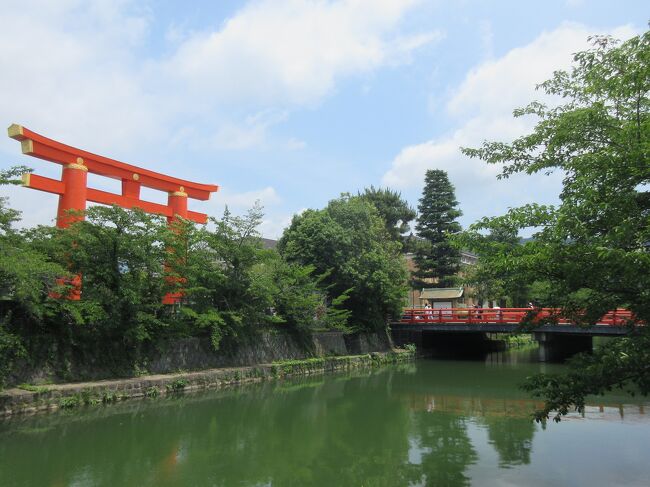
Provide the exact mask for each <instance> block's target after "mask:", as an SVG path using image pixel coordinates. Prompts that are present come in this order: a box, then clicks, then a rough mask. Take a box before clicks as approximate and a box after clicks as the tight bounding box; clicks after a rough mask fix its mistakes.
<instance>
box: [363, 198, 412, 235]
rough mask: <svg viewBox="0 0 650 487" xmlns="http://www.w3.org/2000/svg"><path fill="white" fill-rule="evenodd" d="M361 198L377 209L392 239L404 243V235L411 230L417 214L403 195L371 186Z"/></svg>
mask: <svg viewBox="0 0 650 487" xmlns="http://www.w3.org/2000/svg"><path fill="white" fill-rule="evenodd" d="M359 196H360V197H361V198H363V199H364V200H366V201H369V202H370V203H372V204H373V206H374V207H375V208H377V211H378V212H379V216H380V217H381V218H382V219H383V220H384V223H385V224H386V230H387V231H388V233H389V235H390V236H391V238H393V239H394V240H398V241H402V242H403V240H404V237H403V235H404V234H405V233H406V232H408V231H409V230H410V227H409V223H410V222H411V221H413V220H414V219H415V217H416V213H415V210H414V209H413V208H411V207H410V206H409V204H408V203H407V202H406V201H405V200H404V199H402V195H401V194H400V193H398V192H396V191H392V190H391V189H388V188H384V189H382V188H375V187H374V186H370V188H366V189H365V190H364V191H363V193H359Z"/></svg>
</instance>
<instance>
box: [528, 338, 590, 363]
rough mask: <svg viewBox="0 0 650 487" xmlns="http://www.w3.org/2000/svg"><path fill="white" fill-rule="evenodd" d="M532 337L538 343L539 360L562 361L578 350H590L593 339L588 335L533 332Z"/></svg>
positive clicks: (578, 351)
mask: <svg viewBox="0 0 650 487" xmlns="http://www.w3.org/2000/svg"><path fill="white" fill-rule="evenodd" d="M533 338H534V339H535V340H536V341H537V343H539V361H540V362H555V361H562V360H565V359H567V358H569V357H570V356H572V355H575V354H577V353H580V352H591V350H592V349H593V341H592V337H591V336H590V335H570V334H564V333H546V332H535V333H533Z"/></svg>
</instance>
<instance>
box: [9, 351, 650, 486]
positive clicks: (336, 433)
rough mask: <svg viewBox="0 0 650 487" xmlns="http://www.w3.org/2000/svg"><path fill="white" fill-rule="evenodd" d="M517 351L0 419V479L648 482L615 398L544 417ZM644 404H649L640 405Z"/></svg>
mask: <svg viewBox="0 0 650 487" xmlns="http://www.w3.org/2000/svg"><path fill="white" fill-rule="evenodd" d="M544 368H545V369H546V370H547V371H554V370H557V369H560V368H561V366H548V365H546V366H544V365H542V364H535V363H529V362H527V360H526V352H521V353H509V354H494V355H491V356H490V357H488V359H487V360H485V361H473V362H469V361H467V362H459V361H433V360H430V361H427V360H421V361H418V362H416V363H413V364H403V365H398V366H392V367H386V368H383V369H381V370H375V371H363V372H360V371H357V372H355V373H352V374H349V375H330V376H324V377H317V378H309V379H296V380H286V381H278V382H270V383H265V384H258V385H254V386H249V387H242V388H240V389H236V390H229V391H220V392H218V391H215V392H209V393H204V394H188V395H185V396H183V397H178V398H165V399H157V400H143V401H137V400H134V401H130V402H126V403H122V404H119V405H116V406H111V407H105V408H104V407H100V408H90V409H87V410H85V411H83V410H82V411H75V412H72V413H56V414H50V415H46V416H36V417H31V418H23V419H12V420H9V421H5V422H3V423H0V485H1V486H3V487H4V486H38V487H42V486H100V485H101V486H172V485H173V486H177V485H182V486H204V485H205V486H309V485H317V486H402V485H411V486H424V485H427V486H438V485H481V486H483V485H485V486H490V485H526V486H528V485H557V486H576V485H588V486H598V485H603V486H611V485H638V486H641V485H643V486H647V485H649V484H650V462H648V461H647V448H648V445H649V444H650V418H649V417H648V416H647V415H646V414H645V412H644V406H643V403H639V402H635V401H634V400H632V399H631V398H627V397H624V396H621V397H610V398H608V399H606V400H599V401H595V402H593V403H592V405H590V407H589V408H588V410H587V412H586V414H585V415H584V416H580V415H577V414H576V415H573V416H571V417H569V418H567V419H565V420H564V421H562V423H560V424H549V425H548V427H547V428H546V429H542V428H541V427H540V426H539V425H536V424H534V423H533V422H531V421H530V419H529V417H528V415H529V414H530V412H531V411H532V410H533V409H534V407H535V403H534V402H533V401H531V400H530V399H529V398H528V397H527V396H526V395H525V394H524V393H523V392H521V391H520V390H518V389H517V387H516V385H517V384H518V383H520V382H521V381H522V380H523V379H524V377H525V376H526V375H528V374H530V373H532V372H535V371H539V370H541V369H544ZM649 405H650V404H649Z"/></svg>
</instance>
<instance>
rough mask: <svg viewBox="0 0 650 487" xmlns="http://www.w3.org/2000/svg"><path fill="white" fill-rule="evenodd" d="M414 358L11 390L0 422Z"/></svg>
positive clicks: (348, 359)
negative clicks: (128, 400)
mask: <svg viewBox="0 0 650 487" xmlns="http://www.w3.org/2000/svg"><path fill="white" fill-rule="evenodd" d="M414 356H415V355H414V353H413V352H410V351H405V350H395V351H391V352H382V353H371V354H365V355H355V356H342V357H316V358H309V359H303V360H286V361H282V362H279V363H272V364H260V365H255V366H247V367H230V368H219V369H210V370H202V371H197V372H183V373H176V374H167V375H161V374H159V375H148V376H143V377H137V378H129V379H115V380H103V381H97V382H83V383H70V384H55V385H48V386H41V387H39V388H37V389H36V390H33V391H26V390H22V389H9V390H6V391H4V392H2V393H0V417H2V416H11V415H13V414H29V413H32V414H33V413H37V412H45V411H54V410H57V409H60V408H64V409H71V408H75V407H80V406H97V405H101V404H110V403H114V402H118V401H123V400H126V399H135V398H143V397H151V398H155V397H159V396H164V395H166V394H180V393H185V392H187V391H193V390H202V389H212V388H220V387H226V386H229V385H232V384H241V383H245V382H257V381H262V380H268V379H273V378H278V377H286V376H294V375H312V374H322V373H327V372H334V371H337V370H347V369H353V368H360V367H376V366H379V365H383V364H388V363H396V362H404V361H408V360H412V359H413V358H414Z"/></svg>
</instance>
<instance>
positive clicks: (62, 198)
mask: <svg viewBox="0 0 650 487" xmlns="http://www.w3.org/2000/svg"><path fill="white" fill-rule="evenodd" d="M7 131H8V133H9V137H11V138H12V139H15V140H18V141H20V145H21V148H22V152H23V154H26V155H30V156H34V157H38V158H39V159H44V160H46V161H50V162H55V163H57V164H61V165H62V166H63V168H62V174H61V180H60V181H59V180H56V179H51V178H46V177H43V176H38V175H36V174H31V173H27V174H24V175H23V186H25V187H27V188H32V189H37V190H39V191H45V192H47V193H54V194H58V195H59V206H58V210H57V220H56V224H57V226H58V227H60V228H66V227H68V226H69V225H70V224H71V223H73V222H74V221H77V220H80V219H83V218H84V217H83V212H84V211H85V210H86V204H87V202H88V201H92V202H95V203H102V204H105V205H117V206H120V207H122V208H127V209H128V208H140V209H141V210H143V211H145V212H147V213H153V214H157V215H163V216H166V217H167V221H168V223H169V224H171V223H172V222H174V220H175V219H176V218H177V217H181V218H184V219H187V220H190V221H193V222H196V223H206V221H207V218H208V217H207V215H205V214H203V213H197V212H195V211H190V210H188V209H187V199H188V198H193V199H196V200H203V201H205V200H207V199H209V198H210V194H211V193H213V192H216V191H218V190H219V186H217V185H214V184H200V183H194V182H192V181H186V180H184V179H178V178H173V177H171V176H167V175H165V174H160V173H157V172H154V171H149V170H147V169H143V168H140V167H137V166H132V165H130V164H126V163H124V162H119V161H116V160H113V159H109V158H108V157H103V156H99V155H97V154H93V153H91V152H87V151H84V150H81V149H77V148H75V147H71V146H69V145H65V144H62V143H61V142H57V141H55V140H52V139H48V138H47V137H44V136H42V135H40V134H37V133H36V132H32V131H31V130H29V129H27V128H25V127H22V126H20V125H16V124H12V125H10V126H9V128H8V130H7ZM89 172H90V173H93V174H99V175H100V176H105V177H109V178H112V179H118V180H120V181H121V182H122V194H114V193H109V192H106V191H100V190H98V189H93V188H88V186H87V179H88V173H89ZM142 186H145V187H147V188H152V189H156V190H159V191H165V192H167V194H168V197H167V205H161V204H158V203H152V202H150V201H144V200H141V199H140V188H141V187H142ZM71 210H72V211H71ZM79 298H80V294H79V292H73V293H72V295H71V299H79ZM179 298H180V293H174V294H168V295H167V296H165V299H164V301H163V302H164V303H166V304H173V303H175V302H176V301H178V299H179Z"/></svg>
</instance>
